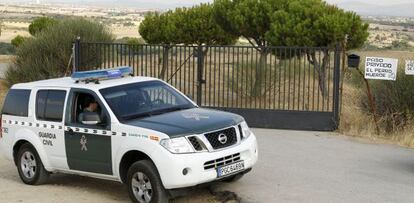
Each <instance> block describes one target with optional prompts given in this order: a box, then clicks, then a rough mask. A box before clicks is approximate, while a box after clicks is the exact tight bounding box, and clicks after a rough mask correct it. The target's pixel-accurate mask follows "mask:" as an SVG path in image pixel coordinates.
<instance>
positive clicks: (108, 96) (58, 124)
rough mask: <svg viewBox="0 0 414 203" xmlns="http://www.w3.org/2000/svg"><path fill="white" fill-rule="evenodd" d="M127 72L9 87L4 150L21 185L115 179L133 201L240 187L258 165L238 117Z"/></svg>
mask: <svg viewBox="0 0 414 203" xmlns="http://www.w3.org/2000/svg"><path fill="white" fill-rule="evenodd" d="M131 70H132V69H131V68H129V67H123V68H119V69H110V70H102V71H88V72H77V73H74V74H73V75H72V78H70V77H66V78H58V79H51V80H44V81H37V82H30V83H24V84H16V85H14V86H13V87H12V88H11V89H10V90H9V92H8V94H7V97H6V99H5V103H4V106H3V110H2V113H1V133H0V151H2V152H3V153H4V154H5V156H6V157H7V158H8V159H10V160H14V163H15V165H16V166H17V169H18V172H19V175H20V178H21V179H22V181H23V182H24V183H26V184H30V185H37V184H41V183H44V182H45V181H46V180H47V177H48V176H49V174H50V173H56V172H62V173H71V174H78V175H84V176H91V177H96V178H102V179H109V180H114V181H120V182H123V183H125V184H127V186H128V191H129V195H130V197H131V199H132V200H133V202H166V201H168V199H169V198H170V195H169V194H170V193H169V192H170V191H174V190H173V189H178V188H185V187H191V186H196V185H199V184H202V183H208V182H212V181H216V180H229V181H232V180H236V179H238V178H239V177H241V176H242V175H243V174H245V173H246V172H248V171H250V170H251V168H252V167H253V165H254V164H255V163H256V161H257V158H258V149H257V143H256V138H255V136H254V135H253V133H252V132H251V131H250V130H249V128H248V126H247V124H246V122H245V121H244V119H243V118H242V117H241V116H238V115H235V114H231V113H226V112H221V111H215V110H210V109H203V108H199V107H198V106H197V105H196V104H195V103H194V102H192V101H191V100H190V99H189V98H187V97H186V96H185V95H184V94H182V93H180V92H179V91H178V90H176V89H175V88H174V87H172V86H170V85H169V84H167V83H165V82H163V81H161V80H158V79H155V78H149V77H132V76H131V77H130V76H127V75H129V74H130V72H131Z"/></svg>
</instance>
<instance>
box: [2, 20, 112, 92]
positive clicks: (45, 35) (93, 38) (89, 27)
mask: <svg viewBox="0 0 414 203" xmlns="http://www.w3.org/2000/svg"><path fill="white" fill-rule="evenodd" d="M77 36H80V37H81V41H87V42H97V41H98V42H109V41H112V40H113V36H112V34H111V33H110V32H109V31H108V30H107V28H106V27H104V26H103V25H101V24H98V23H94V22H91V21H88V20H85V19H83V18H68V19H64V20H62V21H59V22H58V23H56V24H53V25H52V26H49V27H47V28H45V30H43V31H42V32H40V33H38V34H37V35H36V37H35V38H29V39H27V40H26V41H25V43H23V44H22V45H21V46H20V47H19V48H18V49H17V52H16V58H15V61H14V62H13V64H12V65H11V67H10V68H9V69H8V70H7V72H6V82H7V85H9V86H11V85H13V84H16V83H20V82H29V81H34V80H42V79H48V78H54V77H62V76H64V75H65V73H66V72H67V71H68V70H69V65H70V64H69V60H70V57H71V54H72V43H73V41H74V40H75V38H76V37H77ZM98 54H99V51H98V52H97V53H95V54H90V56H91V57H88V58H86V59H85V60H83V61H82V64H81V65H82V67H91V66H97V64H100V61H98V60H99V58H100V57H96V56H97V55H98Z"/></svg>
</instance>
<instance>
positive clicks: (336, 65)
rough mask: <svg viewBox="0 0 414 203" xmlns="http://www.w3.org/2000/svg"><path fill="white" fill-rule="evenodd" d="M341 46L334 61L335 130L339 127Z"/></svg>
mask: <svg viewBox="0 0 414 203" xmlns="http://www.w3.org/2000/svg"><path fill="white" fill-rule="evenodd" d="M341 49H342V48H341V45H340V44H337V45H336V47H335V59H334V76H333V77H334V80H333V81H334V87H333V91H334V92H333V113H334V123H335V126H334V128H335V129H334V130H336V129H338V126H339V119H340V118H339V116H340V115H339V102H340V98H339V97H340V95H339V86H340V81H341Z"/></svg>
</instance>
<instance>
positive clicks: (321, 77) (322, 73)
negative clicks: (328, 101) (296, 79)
mask: <svg viewBox="0 0 414 203" xmlns="http://www.w3.org/2000/svg"><path fill="white" fill-rule="evenodd" d="M308 60H309V62H310V63H311V64H312V65H313V67H314V68H315V71H316V72H317V74H318V85H319V90H320V91H321V94H322V97H323V98H326V97H327V96H328V91H327V88H326V66H327V65H328V64H329V51H328V50H326V51H324V56H323V58H322V63H321V62H319V61H318V59H317V57H316V52H314V51H313V52H312V53H310V57H309V54H308Z"/></svg>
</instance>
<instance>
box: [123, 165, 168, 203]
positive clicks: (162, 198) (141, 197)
mask: <svg viewBox="0 0 414 203" xmlns="http://www.w3.org/2000/svg"><path fill="white" fill-rule="evenodd" d="M127 177H128V181H127V184H128V193H129V196H130V198H131V200H132V201H133V202H135V203H164V202H168V199H169V198H168V193H167V191H166V190H165V188H164V186H163V184H162V182H161V179H160V176H159V174H158V171H157V168H156V167H155V165H154V164H153V163H152V162H151V161H149V160H143V161H137V162H135V163H134V164H132V166H131V167H130V168H129V170H128V176H127Z"/></svg>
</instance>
